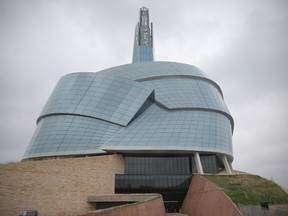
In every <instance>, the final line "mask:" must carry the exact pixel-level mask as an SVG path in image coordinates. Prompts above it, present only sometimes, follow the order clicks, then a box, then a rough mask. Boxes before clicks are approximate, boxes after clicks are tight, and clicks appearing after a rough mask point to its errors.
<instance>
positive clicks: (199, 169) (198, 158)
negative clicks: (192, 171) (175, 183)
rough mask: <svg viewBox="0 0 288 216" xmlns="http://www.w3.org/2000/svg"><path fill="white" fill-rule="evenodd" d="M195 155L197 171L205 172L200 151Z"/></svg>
mask: <svg viewBox="0 0 288 216" xmlns="http://www.w3.org/2000/svg"><path fill="white" fill-rule="evenodd" d="M194 157H195V163H196V168H197V172H198V173H199V174H203V168H202V164H201V160H200V155H199V152H195V153H194Z"/></svg>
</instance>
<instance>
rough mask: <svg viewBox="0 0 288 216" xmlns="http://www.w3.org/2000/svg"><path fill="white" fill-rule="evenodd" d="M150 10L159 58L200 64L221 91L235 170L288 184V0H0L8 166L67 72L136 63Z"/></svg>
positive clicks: (2, 133)
mask: <svg viewBox="0 0 288 216" xmlns="http://www.w3.org/2000/svg"><path fill="white" fill-rule="evenodd" d="M142 6H146V7H148V8H149V10H150V21H152V22H153V24H154V46H155V60H157V61H167V60H168V61H176V62H183V63H188V64H192V65H195V66H197V67H200V68H201V69H202V70H204V71H205V72H206V74H208V75H209V76H210V77H211V78H212V79H213V80H214V81H215V82H217V83H218V84H219V85H220V87H221V88H222V91H223V93H224V98H225V101H226V104H227V106H228V108H229V110H230V112H231V114H232V116H233V118H234V121H235V130H234V135H233V143H234V144H233V145H234V162H233V167H234V169H237V170H242V171H246V172H250V173H253V174H258V175H261V176H263V177H265V178H267V179H273V180H274V181H275V182H277V183H279V184H281V185H283V186H285V187H286V188H288V156H287V155H288V143H287V140H288V71H287V69H288V39H287V38H288V1H286V0H282V1H281V0H237V1H236V0H227V1H224V0H219V1H215V0H210V1H205V0H204V1H203V0H201V1H200V0H197V1H193V0H177V1H174V0H173V1H172V0H168V1H167V0H166V1H155V0H151V1H144V0H143V1H135V0H123V1H120V0H119V1H112V0H111V1H110V0H103V1H101V0H98V1H96V0H82V1H77V0H75V1H68V0H67V1H64V0H63V1H62V0H57V1H56V0H46V1H45V0H43V1H39V0H6V1H5V0H0V162H1V163H6V162H12V161H19V160H21V158H22V155H23V153H24V151H25V149H26V147H27V145H28V143H29V141H30V139H31V137H32V134H33V132H34V130H35V128H36V119H37V117H38V115H39V113H40V112H41V109H42V108H43V106H44V104H45V102H46V101H47V99H48V97H49V95H50V93H51V92H52V89H53V87H54V86H55V84H56V82H57V81H58V79H59V78H60V77H61V76H63V75H65V74H67V73H71V72H75V71H91V72H96V71H99V70H101V69H105V68H109V67H112V66H117V65H121V64H127V63H130V62H131V59H132V48H133V34H134V28H135V25H136V22H137V19H138V13H139V8H140V7H142Z"/></svg>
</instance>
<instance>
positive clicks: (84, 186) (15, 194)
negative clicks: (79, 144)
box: [0, 155, 124, 216]
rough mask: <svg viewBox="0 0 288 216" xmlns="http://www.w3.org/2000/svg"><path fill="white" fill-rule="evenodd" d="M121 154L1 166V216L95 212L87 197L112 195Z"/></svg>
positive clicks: (119, 170)
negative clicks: (31, 212)
mask: <svg viewBox="0 0 288 216" xmlns="http://www.w3.org/2000/svg"><path fill="white" fill-rule="evenodd" d="M123 172H124V160H123V158H122V156H121V155H106V156H96V157H83V158H71V159H53V160H44V161H27V162H19V163H10V164H0V214H1V215H19V212H20V211H21V210H37V211H38V212H39V216H41V215H78V214H82V213H85V212H87V211H91V210H94V209H93V207H94V206H92V205H91V204H88V202H87V198H88V196H92V195H106V194H112V193H113V192H114V175H115V173H123Z"/></svg>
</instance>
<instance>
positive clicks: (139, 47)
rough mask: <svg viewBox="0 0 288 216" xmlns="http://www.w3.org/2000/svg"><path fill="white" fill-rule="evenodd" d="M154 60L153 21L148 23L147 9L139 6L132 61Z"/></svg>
mask: <svg viewBox="0 0 288 216" xmlns="http://www.w3.org/2000/svg"><path fill="white" fill-rule="evenodd" d="M153 60H154V50H153V23H151V27H150V23H149V9H148V8H146V7H142V8H140V14H139V22H138V23H137V25H136V28H135V38H134V49H133V60H132V62H133V63H137V62H146V61H153Z"/></svg>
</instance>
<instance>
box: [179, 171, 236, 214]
mask: <svg viewBox="0 0 288 216" xmlns="http://www.w3.org/2000/svg"><path fill="white" fill-rule="evenodd" d="M182 212H183V213H186V214H188V215H189V216H190V215H191V216H192V215H205V216H210V215H211V216H223V215H225V216H241V212H240V211H239V209H238V208H237V206H236V205H235V204H234V203H233V202H232V200H231V199H230V198H229V197H228V196H227V195H226V194H225V193H224V192H223V191H222V190H220V189H219V188H217V187H216V186H215V185H214V184H213V183H212V182H210V181H208V180H206V179H204V178H203V177H201V176H200V175H193V177H192V181H191V184H190V187H189V190H188V193H187V195H186V197H185V199H184V202H183V206H182Z"/></svg>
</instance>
